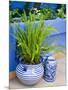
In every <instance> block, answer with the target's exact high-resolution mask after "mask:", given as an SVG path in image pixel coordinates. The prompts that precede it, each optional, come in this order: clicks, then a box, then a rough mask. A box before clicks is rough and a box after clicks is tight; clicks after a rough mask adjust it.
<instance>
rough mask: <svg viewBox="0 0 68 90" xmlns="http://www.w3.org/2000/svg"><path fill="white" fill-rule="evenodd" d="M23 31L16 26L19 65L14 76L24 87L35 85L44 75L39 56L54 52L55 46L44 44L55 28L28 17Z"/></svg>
mask: <svg viewBox="0 0 68 90" xmlns="http://www.w3.org/2000/svg"><path fill="white" fill-rule="evenodd" d="M24 25H25V27H24V29H22V28H21V27H20V26H18V29H17V31H16V33H15V38H16V40H17V47H18V52H19V53H18V56H19V60H20V63H19V64H18V66H17V67H16V75H17V77H18V78H19V79H20V81H21V82H22V83H23V84H25V85H33V84H36V83H37V82H38V81H39V80H40V79H41V78H42V76H43V74H44V68H43V65H42V63H41V54H42V53H43V52H45V53H48V52H50V51H52V50H54V51H55V50H56V46H53V45H52V46H51V45H50V44H47V42H46V43H44V41H45V40H46V38H47V37H48V36H49V35H50V34H51V33H52V31H53V30H55V28H53V27H52V26H47V27H46V26H45V24H44V21H42V20H40V21H39V22H38V23H37V22H36V21H34V20H33V22H32V17H31V16H30V20H27V18H25V22H24Z"/></svg>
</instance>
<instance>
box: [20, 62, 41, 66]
mask: <svg viewBox="0 0 68 90" xmlns="http://www.w3.org/2000/svg"><path fill="white" fill-rule="evenodd" d="M19 64H22V65H26V66H37V65H42V62H41V63H38V64H25V63H21V62H20V63H19Z"/></svg>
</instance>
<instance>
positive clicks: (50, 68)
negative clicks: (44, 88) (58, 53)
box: [44, 60, 57, 82]
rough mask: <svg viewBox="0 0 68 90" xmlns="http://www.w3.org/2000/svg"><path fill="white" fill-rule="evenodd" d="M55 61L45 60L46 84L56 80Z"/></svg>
mask: <svg viewBox="0 0 68 90" xmlns="http://www.w3.org/2000/svg"><path fill="white" fill-rule="evenodd" d="M56 67H57V62H56V60H46V62H45V65H44V79H45V80H46V81H48V82H53V81H55V78H56Z"/></svg>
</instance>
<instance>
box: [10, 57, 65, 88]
mask: <svg viewBox="0 0 68 90" xmlns="http://www.w3.org/2000/svg"><path fill="white" fill-rule="evenodd" d="M57 63H58V64H57V72H56V80H55V81H54V82H51V83H50V82H46V81H45V80H44V79H43V78H42V79H41V80H40V81H39V83H37V84H36V85H34V86H25V85H23V84H22V83H21V82H20V81H19V80H18V79H17V77H16V78H14V79H12V80H10V81H9V88H10V89H23V88H42V87H53V86H54V87H55V86H64V85H66V67H65V66H66V59H65V58H62V59H59V60H57Z"/></svg>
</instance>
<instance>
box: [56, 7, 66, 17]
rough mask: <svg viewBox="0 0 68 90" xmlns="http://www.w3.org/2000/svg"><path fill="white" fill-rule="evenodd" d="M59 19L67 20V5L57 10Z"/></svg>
mask: <svg viewBox="0 0 68 90" xmlns="http://www.w3.org/2000/svg"><path fill="white" fill-rule="evenodd" d="M57 17H60V18H65V17H66V13H65V5H61V8H59V9H58V10H57Z"/></svg>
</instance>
